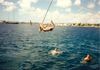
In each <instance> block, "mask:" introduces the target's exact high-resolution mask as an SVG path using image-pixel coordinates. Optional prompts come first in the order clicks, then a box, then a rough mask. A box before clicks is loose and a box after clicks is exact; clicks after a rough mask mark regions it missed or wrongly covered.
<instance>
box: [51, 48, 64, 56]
mask: <svg viewBox="0 0 100 70" xmlns="http://www.w3.org/2000/svg"><path fill="white" fill-rule="evenodd" d="M50 54H51V55H59V54H62V51H60V50H59V49H58V48H55V49H54V50H51V51H50Z"/></svg>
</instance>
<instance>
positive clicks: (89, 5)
mask: <svg viewBox="0 0 100 70" xmlns="http://www.w3.org/2000/svg"><path fill="white" fill-rule="evenodd" d="M87 7H88V8H90V9H93V8H94V7H95V4H94V3H90V4H88V6H87Z"/></svg>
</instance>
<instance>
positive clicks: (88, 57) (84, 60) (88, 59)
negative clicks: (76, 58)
mask: <svg viewBox="0 0 100 70" xmlns="http://www.w3.org/2000/svg"><path fill="white" fill-rule="evenodd" d="M91 60H92V57H91V56H90V55H89V54H88V55H87V56H86V57H85V58H84V59H83V61H82V63H87V62H89V61H91Z"/></svg>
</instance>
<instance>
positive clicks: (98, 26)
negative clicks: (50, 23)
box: [0, 21, 100, 28]
mask: <svg viewBox="0 0 100 70" xmlns="http://www.w3.org/2000/svg"><path fill="white" fill-rule="evenodd" d="M0 24H30V25H34V24H39V22H31V23H30V22H10V21H1V22H0ZM55 25H56V26H60V27H61V26H66V27H95V28H100V23H94V24H90V23H69V24H68V23H57V24H55Z"/></svg>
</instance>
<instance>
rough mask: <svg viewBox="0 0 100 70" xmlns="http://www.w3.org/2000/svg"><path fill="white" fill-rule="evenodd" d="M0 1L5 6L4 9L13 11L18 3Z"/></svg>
mask: <svg viewBox="0 0 100 70" xmlns="http://www.w3.org/2000/svg"><path fill="white" fill-rule="evenodd" d="M0 3H1V5H3V6H4V11H7V12H12V11H13V10H15V9H16V5H15V4H14V3H13V2H9V1H5V0H0Z"/></svg>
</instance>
